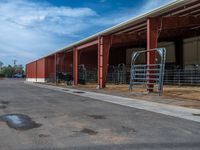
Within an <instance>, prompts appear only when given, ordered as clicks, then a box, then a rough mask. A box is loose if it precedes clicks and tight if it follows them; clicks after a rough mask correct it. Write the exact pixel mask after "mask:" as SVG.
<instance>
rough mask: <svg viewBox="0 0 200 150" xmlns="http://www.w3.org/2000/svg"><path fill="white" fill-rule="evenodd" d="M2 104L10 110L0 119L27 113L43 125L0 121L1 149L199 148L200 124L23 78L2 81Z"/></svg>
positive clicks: (197, 149) (155, 149) (120, 149)
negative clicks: (30, 82)
mask: <svg viewBox="0 0 200 150" xmlns="http://www.w3.org/2000/svg"><path fill="white" fill-rule="evenodd" d="M5 101H6V102H9V103H8V104H7V103H5ZM2 102H4V103H2ZM1 103H2V104H1ZM0 104H1V105H4V106H6V108H5V107H0V115H4V114H11V113H12V114H13V113H17V114H24V115H28V116H29V117H31V118H32V119H33V120H34V121H36V122H37V123H40V124H42V126H40V127H38V128H34V129H31V130H26V131H20V130H15V129H12V128H10V127H8V126H7V124H6V123H5V122H2V121H0V149H1V150H111V149H113V150H132V149H139V150H149V149H152V150H166V149H169V150H173V149H176V150H188V149H189V150H193V149H194V150H199V148H200V124H199V123H197V122H192V121H188V120H184V119H178V118H174V117H169V116H165V115H161V114H157V113H152V112H148V111H144V110H139V109H134V108H128V107H123V106H119V105H115V104H111V103H106V102H101V101H97V100H94V99H90V98H84V97H80V96H75V95H71V94H67V93H63V92H59V91H53V90H49V89H43V88H39V87H34V86H31V85H27V84H24V83H23V81H22V80H0ZM1 105H0V106H1Z"/></svg>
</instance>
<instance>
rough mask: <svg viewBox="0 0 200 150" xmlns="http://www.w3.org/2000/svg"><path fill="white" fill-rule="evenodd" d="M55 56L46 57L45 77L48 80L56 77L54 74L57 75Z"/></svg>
mask: <svg viewBox="0 0 200 150" xmlns="http://www.w3.org/2000/svg"><path fill="white" fill-rule="evenodd" d="M54 59H55V58H54V55H53V56H49V57H46V61H45V64H46V68H45V71H46V73H45V77H46V78H52V77H53V76H54V73H55V65H54V64H55V62H54V61H55V60H54Z"/></svg>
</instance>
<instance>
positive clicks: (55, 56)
mask: <svg viewBox="0 0 200 150" xmlns="http://www.w3.org/2000/svg"><path fill="white" fill-rule="evenodd" d="M56 73H57V53H55V54H54V80H55V84H57V79H56V78H57V75H56Z"/></svg>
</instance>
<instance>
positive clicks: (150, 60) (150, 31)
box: [147, 18, 158, 92]
mask: <svg viewBox="0 0 200 150" xmlns="http://www.w3.org/2000/svg"><path fill="white" fill-rule="evenodd" d="M157 47H158V22H157V20H156V19H155V18H149V19H147V50H150V49H155V48H157ZM155 58H156V53H155V51H151V52H148V53H147V65H150V64H155ZM151 73H153V72H152V71H148V74H151ZM148 78H149V79H151V78H152V76H148ZM152 82H153V81H152V80H149V84H148V87H149V88H150V89H149V92H153V89H152V88H153V84H152Z"/></svg>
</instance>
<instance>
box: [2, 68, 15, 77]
mask: <svg viewBox="0 0 200 150" xmlns="http://www.w3.org/2000/svg"><path fill="white" fill-rule="evenodd" d="M1 73H2V74H4V76H5V77H9V78H10V77H13V76H14V74H15V69H14V67H12V66H11V65H8V66H4V67H3V68H2V69H1Z"/></svg>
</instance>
